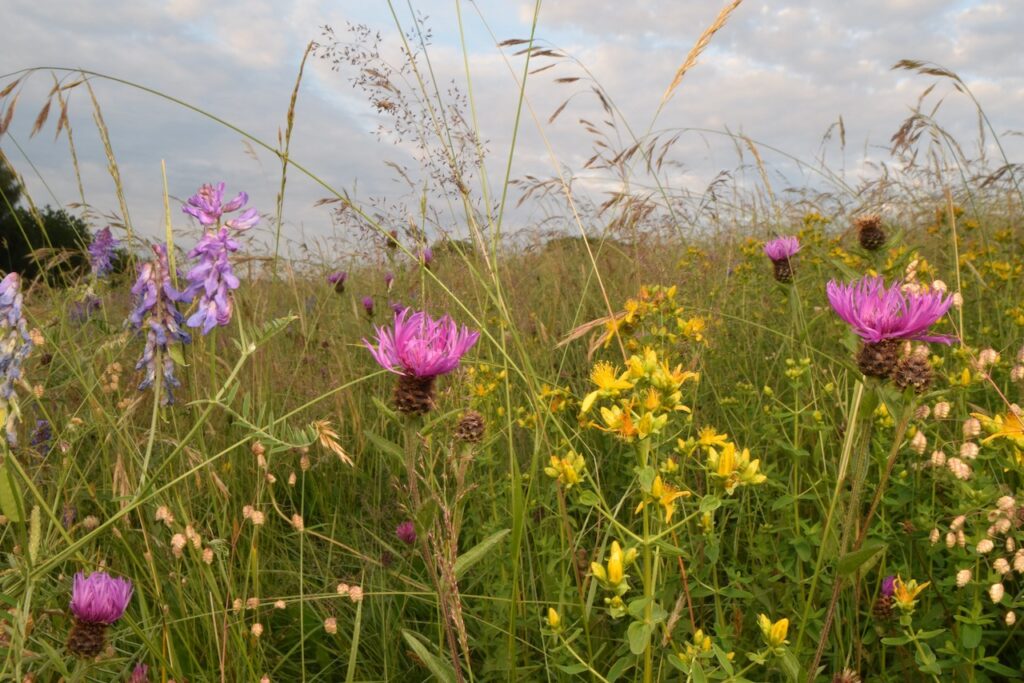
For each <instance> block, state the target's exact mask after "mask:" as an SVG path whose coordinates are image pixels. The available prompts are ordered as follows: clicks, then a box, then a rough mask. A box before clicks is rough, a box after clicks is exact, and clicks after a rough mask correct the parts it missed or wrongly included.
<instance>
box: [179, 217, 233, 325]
mask: <svg viewBox="0 0 1024 683" xmlns="http://www.w3.org/2000/svg"><path fill="white" fill-rule="evenodd" d="M238 247H239V245H238V242H236V241H235V240H233V239H232V238H231V235H230V233H229V232H228V229H227V228H220V229H219V230H217V232H208V233H206V234H205V235H203V237H202V239H200V240H199V244H197V245H196V246H195V248H193V249H192V251H190V252H189V253H188V255H189V257H191V258H198V259H199V263H197V264H196V265H195V266H193V267H192V269H191V270H190V271H189V272H188V275H186V276H185V277H186V279H187V280H188V286H187V287H186V288H185V291H184V296H185V298H186V299H187V300H189V301H191V300H192V299H193V298H194V297H195V296H196V295H197V294H198V295H199V305H198V306H197V307H196V311H195V313H193V314H192V315H191V316H189V319H188V322H187V323H186V324H187V325H188V326H189V327H198V328H201V329H202V333H203V334H209V332H210V330H212V329H213V328H214V327H216V326H217V325H222V326H223V325H227V324H228V323H230V322H231V313H232V311H233V310H234V301H233V298H232V295H231V292H232V291H234V290H236V289H238V286H239V282H238V278H237V277H235V273H234V271H233V270H232V268H231V262H230V261H229V260H228V254H229V253H231V252H235V251H238Z"/></svg>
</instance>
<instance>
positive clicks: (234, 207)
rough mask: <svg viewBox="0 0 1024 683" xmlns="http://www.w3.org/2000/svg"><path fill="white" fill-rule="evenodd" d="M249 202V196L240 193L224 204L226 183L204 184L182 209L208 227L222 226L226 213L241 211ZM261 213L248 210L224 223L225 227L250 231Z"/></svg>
mask: <svg viewBox="0 0 1024 683" xmlns="http://www.w3.org/2000/svg"><path fill="white" fill-rule="evenodd" d="M247 201H249V195H247V194H246V193H245V192H239V193H238V194H237V195H236V196H235V198H234V199H232V200H231V201H230V202H228V203H227V204H224V203H223V202H224V183H217V184H216V185H210V184H209V183H206V184H204V185H203V186H202V187H200V188H199V190H198V191H197V192H196V193H195V194H194V195H192V196H191V197H189V198H188V201H187V202H186V203H185V204H184V205H183V206H182V207H181V210H182V211H184V212H185V213H187V214H188V215H190V216H192V217H194V218H195V219H197V220H198V221H199V222H200V223H202V224H203V225H206V226H210V225H220V221H221V218H222V217H223V216H224V214H226V213H233V212H235V211H238V210H239V209H241V208H242V207H243V206H244V205H245V203H246V202H247ZM259 219H260V217H259V213H257V211H256V209H246V210H245V211H243V212H242V213H240V214H239V215H238V216H235V217H234V218H232V219H230V220H228V221H227V222H225V223H224V225H225V226H227V227H229V228H233V229H235V230H248V229H249V228H251V227H252V226H254V225H256V223H257V222H258V221H259Z"/></svg>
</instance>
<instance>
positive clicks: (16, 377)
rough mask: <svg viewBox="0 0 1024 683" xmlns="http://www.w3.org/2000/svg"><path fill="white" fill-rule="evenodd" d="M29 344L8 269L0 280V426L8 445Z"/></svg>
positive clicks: (17, 288) (17, 282)
mask: <svg viewBox="0 0 1024 683" xmlns="http://www.w3.org/2000/svg"><path fill="white" fill-rule="evenodd" d="M33 346H34V345H33V343H32V335H30V334H29V331H28V323H27V322H26V320H25V314H24V311H23V310H22V293H21V277H20V276H19V275H18V274H17V273H8V274H7V275H5V276H4V278H3V280H0V426H2V427H3V428H4V429H5V430H6V432H7V442H8V443H9V444H10V445H12V446H14V445H16V444H17V441H18V430H17V423H18V420H19V419H20V418H21V411H20V410H19V408H18V396H17V392H16V391H15V389H16V387H17V385H18V384H19V383H20V382H21V381H23V379H24V378H23V377H22V374H21V366H22V363H23V362H24V361H25V359H26V358H27V357H28V355H29V354H30V353H31V352H32V347H33Z"/></svg>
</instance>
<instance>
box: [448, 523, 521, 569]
mask: <svg viewBox="0 0 1024 683" xmlns="http://www.w3.org/2000/svg"><path fill="white" fill-rule="evenodd" d="M511 531H512V530H511V529H502V530H501V531H499V532H497V533H494V534H491V535H490V536H488V537H487V538H485V539H484V540H482V541H480V542H479V543H477V544H476V545H475V546H473V547H472V548H470V549H469V550H467V551H466V552H464V553H462V554H461V555H459V557H458V559H457V560H455V577H456V578H458V579H461V578H462V575H463V574H465V573H466V570H467V569H469V568H470V567H472V566H473V565H474V564H476V563H477V562H479V561H480V560H482V559H484V558H485V557H487V555H488V554H489V553H490V552H491V550H493V549H494V546H496V545H498V544H499V543H500V542H501V540H502V539H503V538H505V537H506V536H508V535H509V533H511Z"/></svg>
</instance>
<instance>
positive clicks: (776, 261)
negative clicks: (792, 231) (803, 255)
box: [764, 235, 800, 282]
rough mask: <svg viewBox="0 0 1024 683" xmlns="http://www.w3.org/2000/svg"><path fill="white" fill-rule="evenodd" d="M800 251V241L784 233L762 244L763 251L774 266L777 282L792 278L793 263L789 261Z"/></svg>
mask: <svg viewBox="0 0 1024 683" xmlns="http://www.w3.org/2000/svg"><path fill="white" fill-rule="evenodd" d="M798 251H800V242H799V240H797V238H796V237H793V236H791V235H786V236H784V237H778V238H776V239H773V240H770V241H769V242H768V243H767V244H765V245H764V253H765V255H766V256H768V258H769V259H771V261H772V265H774V266H775V279H776V280H778V281H779V282H791V281H792V280H793V264H792V262H791V261H790V259H791V258H793V256H795V255H796V253H797V252H798Z"/></svg>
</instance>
